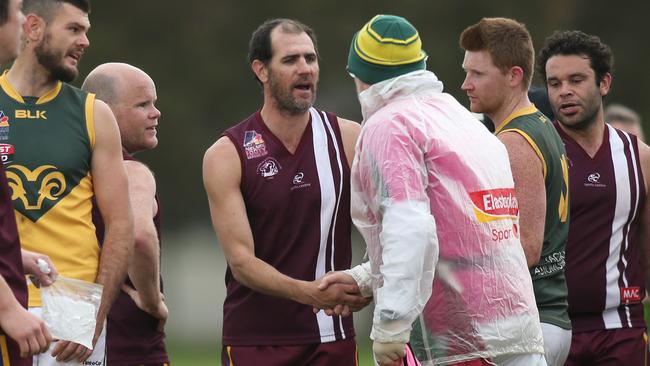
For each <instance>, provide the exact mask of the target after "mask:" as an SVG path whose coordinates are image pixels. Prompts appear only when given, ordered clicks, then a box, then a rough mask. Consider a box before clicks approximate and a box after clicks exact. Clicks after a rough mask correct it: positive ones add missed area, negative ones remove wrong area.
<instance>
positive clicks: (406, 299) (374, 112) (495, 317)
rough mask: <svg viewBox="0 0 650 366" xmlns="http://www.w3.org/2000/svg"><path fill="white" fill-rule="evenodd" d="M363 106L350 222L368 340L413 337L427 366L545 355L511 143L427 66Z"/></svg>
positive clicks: (365, 99)
mask: <svg viewBox="0 0 650 366" xmlns="http://www.w3.org/2000/svg"><path fill="white" fill-rule="evenodd" d="M359 99H360V102H361V106H362V111H363V115H364V120H365V121H364V123H363V127H362V131H361V135H360V137H359V142H358V143H357V148H356V156H355V160H354V164H353V167H352V215H353V220H354V223H355V225H356V226H357V227H358V229H359V231H360V232H361V233H362V235H363V237H364V239H365V241H366V243H367V245H368V254H369V258H370V268H367V266H366V271H367V272H369V274H370V276H369V277H368V278H369V281H367V282H368V283H369V284H370V285H371V286H372V290H373V292H374V297H375V310H374V316H373V329H372V332H371V338H372V339H374V340H376V341H381V342H405V341H407V340H409V334H410V341H411V345H412V347H413V349H414V352H415V354H416V356H417V357H418V359H419V360H420V361H421V362H422V363H423V365H432V364H436V365H437V364H441V365H444V364H449V363H455V362H460V361H467V360H472V359H477V358H490V357H493V356H497V355H505V354H516V353H517V354H525V353H544V349H543V341H542V333H541V329H540V324H539V316H538V313H537V308H536V306H535V298H534V294H533V288H532V282H531V278H530V274H529V272H528V269H527V267H526V259H525V257H524V253H523V250H522V247H521V244H520V242H519V239H518V238H519V233H518V231H519V230H518V214H519V212H518V206H517V200H516V197H515V194H514V183H513V179H512V173H511V171H510V163H509V160H508V154H507V152H506V149H505V147H504V146H503V145H502V144H501V142H499V141H498V139H497V138H496V137H494V136H493V135H492V134H490V133H489V132H488V130H487V129H486V128H485V127H484V126H482V125H481V124H480V122H478V121H477V120H476V119H475V118H474V117H473V116H472V115H471V113H470V112H469V111H467V110H466V109H465V108H464V107H462V106H461V105H460V104H459V103H458V102H457V101H456V100H455V99H454V98H453V97H452V96H450V95H449V94H446V93H442V82H440V81H438V79H437V78H436V76H435V75H434V74H433V73H431V72H428V71H417V72H413V73H409V74H406V75H402V76H400V77H398V78H394V79H390V80H387V81H384V82H381V83H378V84H375V85H373V86H372V87H370V89H368V90H366V91H364V92H362V93H361V94H360V95H359ZM434 269H435V276H434ZM362 282H363V281H362ZM360 285H362V286H363V283H360ZM411 327H412V332H410V330H411Z"/></svg>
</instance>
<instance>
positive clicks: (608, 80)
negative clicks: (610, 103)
mask: <svg viewBox="0 0 650 366" xmlns="http://www.w3.org/2000/svg"><path fill="white" fill-rule="evenodd" d="M611 86H612V74H610V73H606V74H605V75H603V78H602V79H600V84H599V88H600V95H602V96H603V97H604V96H605V95H607V94H609V88H610V87H611Z"/></svg>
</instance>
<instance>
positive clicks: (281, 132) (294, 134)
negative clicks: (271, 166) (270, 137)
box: [260, 103, 309, 153]
mask: <svg viewBox="0 0 650 366" xmlns="http://www.w3.org/2000/svg"><path fill="white" fill-rule="evenodd" d="M260 114H261V116H262V120H263V121H264V124H266V126H267V127H268V128H269V130H271V132H273V134H274V135H275V136H276V137H277V138H278V139H279V140H280V141H281V142H282V143H283V144H284V146H285V147H286V148H287V150H289V151H290V152H291V153H293V152H294V151H295V150H296V149H297V148H298V144H299V143H300V139H301V138H302V134H303V132H304V131H305V128H306V127H307V123H308V122H309V111H307V112H304V113H300V114H291V113H287V112H285V111H282V110H280V109H278V108H277V106H275V105H274V104H271V103H264V106H263V107H262V110H261V112H260Z"/></svg>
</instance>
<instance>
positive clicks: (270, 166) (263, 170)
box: [257, 158, 282, 178]
mask: <svg viewBox="0 0 650 366" xmlns="http://www.w3.org/2000/svg"><path fill="white" fill-rule="evenodd" d="M280 169H282V167H281V166H280V163H278V161H277V160H275V159H273V158H266V159H264V161H263V162H261V163H260V165H258V166H257V174H259V175H260V176H262V178H273V177H274V176H275V175H277V174H278V173H279V172H280Z"/></svg>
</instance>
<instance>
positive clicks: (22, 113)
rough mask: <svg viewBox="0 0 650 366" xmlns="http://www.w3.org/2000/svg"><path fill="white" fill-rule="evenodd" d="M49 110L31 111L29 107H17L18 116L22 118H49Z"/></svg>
mask: <svg viewBox="0 0 650 366" xmlns="http://www.w3.org/2000/svg"><path fill="white" fill-rule="evenodd" d="M45 113H47V111H31V110H29V109H16V118H21V119H47V116H46V115H45Z"/></svg>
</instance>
